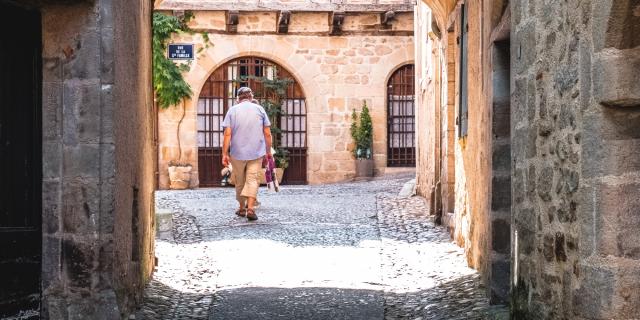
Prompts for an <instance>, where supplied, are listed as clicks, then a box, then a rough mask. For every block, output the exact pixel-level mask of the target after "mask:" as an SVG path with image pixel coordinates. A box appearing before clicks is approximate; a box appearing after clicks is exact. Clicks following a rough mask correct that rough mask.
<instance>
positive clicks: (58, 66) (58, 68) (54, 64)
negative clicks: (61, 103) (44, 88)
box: [42, 57, 62, 83]
mask: <svg viewBox="0 0 640 320" xmlns="http://www.w3.org/2000/svg"><path fill="white" fill-rule="evenodd" d="M42 82H45V83H47V82H48V83H54V82H57V83H62V62H61V61H60V58H57V57H46V58H43V59H42Z"/></svg>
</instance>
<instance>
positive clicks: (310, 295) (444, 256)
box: [136, 175, 508, 319]
mask: <svg viewBox="0 0 640 320" xmlns="http://www.w3.org/2000/svg"><path fill="white" fill-rule="evenodd" d="M410 179H411V176H408V175H400V176H393V177H387V178H382V179H377V180H374V181H370V182H357V183H347V184H336V185H323V186H287V187H284V188H283V190H282V191H281V192H280V193H267V192H266V191H265V190H262V191H261V194H260V196H259V197H260V201H261V203H262V206H261V207H260V208H259V209H258V210H257V213H258V216H259V220H258V221H256V222H254V223H249V222H247V221H246V219H243V218H239V217H236V216H235V215H234V212H233V211H234V209H235V201H234V197H233V190H232V189H230V188H229V189H199V190H190V191H170V192H167V191H162V192H158V193H157V194H156V201H157V206H158V207H159V208H166V209H171V210H173V211H174V213H175V214H174V228H173V238H172V239H169V240H158V241H157V242H156V256H157V257H158V259H159V264H158V267H157V270H156V272H155V273H154V279H153V280H152V281H151V283H150V284H149V285H148V286H147V288H146V291H145V300H144V303H143V306H142V308H141V310H140V311H139V312H138V314H137V316H136V319H507V318H508V311H507V309H506V308H504V307H500V306H489V304H488V300H487V299H486V298H485V293H484V291H485V290H484V288H482V287H481V286H480V283H479V276H478V274H477V272H475V271H474V270H473V269H470V268H468V267H466V263H465V259H464V255H463V250H462V249H461V248H459V247H457V246H456V245H455V244H454V243H452V242H451V241H450V239H449V236H448V234H447V232H446V230H445V229H444V228H442V227H436V226H434V225H433V223H432V222H431V220H430V219H429V217H427V216H426V215H425V214H426V212H427V208H428V206H427V204H426V203H425V201H424V199H422V198H421V197H410V198H402V197H399V196H398V192H399V191H400V189H401V188H402V186H403V185H404V184H405V183H406V182H407V181H408V180H410Z"/></svg>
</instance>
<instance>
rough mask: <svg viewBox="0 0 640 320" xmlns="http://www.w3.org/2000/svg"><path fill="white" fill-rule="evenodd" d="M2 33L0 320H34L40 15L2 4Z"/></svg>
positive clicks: (39, 170) (38, 239) (39, 150)
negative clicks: (16, 319)
mask: <svg viewBox="0 0 640 320" xmlns="http://www.w3.org/2000/svg"><path fill="white" fill-rule="evenodd" d="M0 30H4V31H5V32H3V34H2V37H0V168H1V169H0V183H2V187H3V188H2V192H0V318H3V317H9V316H16V315H21V316H23V318H29V315H31V317H32V318H34V319H35V318H38V317H39V309H40V274H41V268H40V266H41V256H42V235H41V226H40V225H41V212H42V200H41V197H42V196H41V195H42V192H41V184H42V138H41V137H42V129H41V128H42V127H41V114H42V111H41V105H42V103H41V95H42V93H41V82H42V80H41V78H42V77H41V26H40V13H39V12H38V11H35V10H29V9H24V8H19V7H16V6H13V5H10V4H5V3H4V2H3V1H0ZM12 30H13V31H12ZM25 315H26V317H25Z"/></svg>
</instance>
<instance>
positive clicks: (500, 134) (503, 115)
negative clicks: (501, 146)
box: [491, 101, 511, 139]
mask: <svg viewBox="0 0 640 320" xmlns="http://www.w3.org/2000/svg"><path fill="white" fill-rule="evenodd" d="M509 106H510V102H509V101H504V102H494V104H493V109H494V112H493V115H492V117H493V118H492V127H491V132H492V133H493V137H494V139H500V138H507V139H508V138H509V137H510V134H511V115H510V113H509V110H508V109H509ZM505 108H506V109H507V112H496V111H495V110H496V109H505Z"/></svg>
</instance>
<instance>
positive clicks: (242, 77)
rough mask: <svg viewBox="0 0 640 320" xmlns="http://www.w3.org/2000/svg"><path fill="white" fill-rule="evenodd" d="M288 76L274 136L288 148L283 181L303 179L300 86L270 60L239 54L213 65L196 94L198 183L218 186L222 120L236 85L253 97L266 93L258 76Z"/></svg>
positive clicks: (304, 148)
mask: <svg viewBox="0 0 640 320" xmlns="http://www.w3.org/2000/svg"><path fill="white" fill-rule="evenodd" d="M264 78H267V79H271V80H272V79H276V78H279V79H290V80H291V83H290V84H289V85H288V87H287V89H286V93H285V99H284V101H283V103H282V113H281V115H280V117H279V119H278V121H279V123H278V126H279V128H280V132H273V134H274V135H278V140H279V141H281V145H282V147H283V148H285V149H286V150H287V152H288V158H289V166H288V167H287V169H286V170H285V174H284V177H283V183H285V184H306V183H307V135H306V131H307V116H306V115H307V106H306V103H305V97H304V93H303V92H302V88H301V87H300V85H299V84H298V83H297V81H296V80H295V78H294V77H293V76H292V75H291V73H289V72H288V71H287V70H286V69H284V68H283V67H281V66H279V65H278V64H276V63H275V62H273V61H269V60H267V59H264V58H258V57H241V58H238V59H234V60H231V61H229V62H227V63H225V64H224V65H223V66H222V67H219V68H218V69H216V70H215V71H214V72H213V73H212V74H211V76H209V79H207V81H206V82H205V84H204V86H203V87H202V90H201V91H200V97H199V98H198V111H197V112H198V114H197V129H198V138H197V139H198V171H199V172H200V173H199V178H200V186H202V187H213V186H219V185H220V180H221V179H222V177H221V176H220V170H221V169H222V165H221V161H222V142H223V128H222V126H221V124H222V120H223V119H224V115H225V114H226V112H227V110H229V108H230V107H231V106H233V105H234V104H235V102H236V91H237V89H238V88H239V87H242V86H249V87H251V88H252V89H253V91H254V92H255V98H256V99H257V100H258V101H259V102H260V103H262V102H264V101H265V100H266V99H267V97H266V95H267V93H266V91H265V86H264V84H263V83H262V81H261V79H264Z"/></svg>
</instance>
